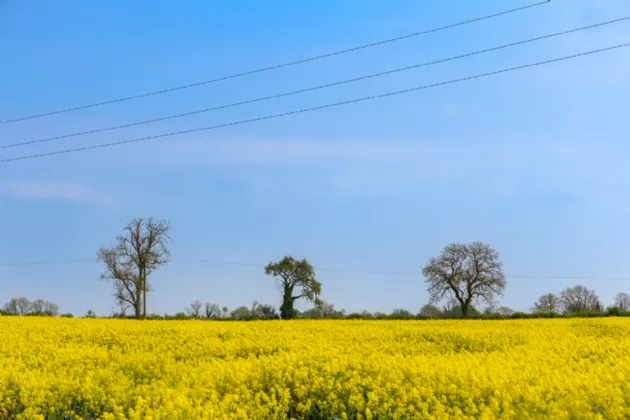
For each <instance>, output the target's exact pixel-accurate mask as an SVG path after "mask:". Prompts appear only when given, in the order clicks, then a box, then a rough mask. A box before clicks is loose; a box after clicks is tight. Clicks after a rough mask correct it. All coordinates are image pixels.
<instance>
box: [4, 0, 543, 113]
mask: <svg viewBox="0 0 630 420" xmlns="http://www.w3.org/2000/svg"><path fill="white" fill-rule="evenodd" d="M550 1H551V0H544V1H540V2H538V3H533V4H530V5H527V6H523V7H518V8H515V9H510V10H506V11H503V12H498V13H493V14H491V15H486V16H482V17H478V18H474V19H470V20H466V21H463V22H458V23H453V24H450V25H445V26H441V27H439V28H434V29H428V30H425V31H421V32H414V33H411V34H407V35H403V36H399V37H395V38H390V39H385V40H382V41H377V42H373V43H370V44H364V45H360V46H357V47H352V48H347V49H345V50H339V51H334V52H330V53H326V54H322V55H317V56H313V57H309V58H304V59H301V60H296V61H291V62H288V63H283V64H277V65H273V66H268V67H262V68H259V69H256V70H249V71H245V72H242V73H235V74H231V75H229V76H223V77H219V78H216V79H210V80H204V81H201V82H196V83H190V84H187V85H181V86H176V87H172V88H168V89H162V90H157V91H153V92H148V93H143V94H139V95H133V96H126V97H122V98H118V99H112V100H109V101H103V102H96V103H92V104H88V105H81V106H76V107H73V108H65V109H60V110H57V111H51V112H46V113H42V114H35V115H29V116H25V117H19V118H14V119H11V120H5V121H2V123H3V124H9V123H15V122H19V121H26V120H32V119H35V118H42V117H47V116H51V115H56V114H63V113H67V112H73V111H78V110H81V109H87V108H94V107H98V106H103V105H110V104H114V103H118V102H124V101H130V100H132V99H140V98H146V97H149V96H155V95H161V94H164V93H168V92H174V91H178V90H183V89H189V88H193V87H197V86H202V85H208V84H211V83H217V82H221V81H224V80H229V79H236V78H239V77H244V76H249V75H252V74H256V73H262V72H266V71H270V70H276V69H280V68H283V67H291V66H295V65H298V64H304V63H308V62H311V61H315V60H321V59H323V58H328V57H333V56H336V55H341V54H347V53H350V52H354V51H359V50H363V49H366V48H372V47H376V46H379V45H384V44H389V43H392V42H397V41H402V40H404V39H409V38H413V37H417V36H421V35H427V34H430V33H434V32H440V31H444V30H447V29H452V28H455V27H458V26H463V25H468V24H471V23H475V22H480V21H483V20H487V19H492V18H495V17H499V16H504V15H507V14H510V13H515V12H519V11H522V10H526V9H530V8H533V7H537V6H541V5H543V4H546V3H549V2H550Z"/></svg>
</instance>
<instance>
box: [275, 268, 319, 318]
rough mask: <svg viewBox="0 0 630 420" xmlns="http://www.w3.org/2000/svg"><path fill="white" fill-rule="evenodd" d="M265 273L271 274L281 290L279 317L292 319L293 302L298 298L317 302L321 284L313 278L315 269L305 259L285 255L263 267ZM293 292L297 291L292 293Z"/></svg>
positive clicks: (294, 313) (294, 315) (294, 312)
mask: <svg viewBox="0 0 630 420" xmlns="http://www.w3.org/2000/svg"><path fill="white" fill-rule="evenodd" d="M265 274H266V275H268V276H273V277H274V278H275V279H276V281H277V282H278V285H279V287H280V289H281V291H282V306H281V307H280V317H281V318H282V319H293V318H295V317H296V311H295V309H294V307H293V306H294V303H295V301H296V300H298V299H302V298H304V299H306V300H308V301H310V302H318V298H319V295H320V294H321V291H322V285H321V283H319V282H318V281H317V280H315V270H314V269H313V266H312V265H311V264H309V263H308V261H307V260H306V259H302V260H297V259H295V258H293V257H289V256H285V257H284V258H283V259H282V260H280V261H278V262H275V263H274V262H271V263H269V264H268V265H267V266H266V267H265ZM294 293H298V294H297V295H294Z"/></svg>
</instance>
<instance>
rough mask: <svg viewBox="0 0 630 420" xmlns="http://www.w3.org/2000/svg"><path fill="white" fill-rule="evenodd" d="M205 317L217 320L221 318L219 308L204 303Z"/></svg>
mask: <svg viewBox="0 0 630 420" xmlns="http://www.w3.org/2000/svg"><path fill="white" fill-rule="evenodd" d="M205 316H206V318H219V317H220V316H221V308H219V305H217V304H216V303H208V302H206V306H205Z"/></svg>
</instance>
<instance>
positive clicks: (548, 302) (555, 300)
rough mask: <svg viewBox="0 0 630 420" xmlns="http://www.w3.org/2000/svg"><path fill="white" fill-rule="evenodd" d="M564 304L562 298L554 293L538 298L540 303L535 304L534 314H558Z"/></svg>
mask: <svg viewBox="0 0 630 420" xmlns="http://www.w3.org/2000/svg"><path fill="white" fill-rule="evenodd" d="M561 304H562V302H560V298H559V297H558V296H556V295H554V294H553V293H547V294H546V295H542V296H541V297H539V298H538V301H537V302H536V303H534V307H533V308H532V311H534V312H558V311H559V310H560V307H561Z"/></svg>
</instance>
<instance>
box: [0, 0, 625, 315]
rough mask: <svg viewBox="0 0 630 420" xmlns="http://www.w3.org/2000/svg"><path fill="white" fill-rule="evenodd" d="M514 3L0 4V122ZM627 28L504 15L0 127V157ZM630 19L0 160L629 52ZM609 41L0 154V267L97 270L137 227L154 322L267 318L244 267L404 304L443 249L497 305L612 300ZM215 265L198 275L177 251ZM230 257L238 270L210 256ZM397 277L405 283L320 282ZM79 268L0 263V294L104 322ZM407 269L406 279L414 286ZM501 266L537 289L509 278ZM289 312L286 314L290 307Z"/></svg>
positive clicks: (617, 240) (241, 113)
mask: <svg viewBox="0 0 630 420" xmlns="http://www.w3.org/2000/svg"><path fill="white" fill-rule="evenodd" d="M525 4H528V3H527V2H525V1H516V0H510V1H499V0H478V1H475V2H470V1H468V0H448V1H440V2H428V1H425V2H418V1H411V0H409V1H405V0H399V1H396V2H379V1H362V2H358V1H346V2H335V1H331V0H327V1H321V2H290V1H287V0H285V1H270V2H202V1H195V2H192V1H191V2H187V3H186V5H185V7H182V6H181V5H175V3H173V2H168V1H152V2H148V1H138V2H126V1H122V0H120V1H119V0H115V1H110V2H105V3H95V2H83V1H79V0H74V1H65V2H62V3H59V2H35V1H19V2H18V1H10V0H0V50H1V51H2V58H3V60H2V66H0V81H1V85H0V86H1V87H0V119H1V120H7V119H11V118H16V117H21V116H24V115H30V114H37V113H40V112H46V111H52V110H56V109H59V108H66V107H73V106H77V105H84V104H87V103H92V102H97V101H101V100H109V99H115V98H118V97H121V96H127V95H133V94H138V93H144V92H147V91H153V90H158V89H162V88H168V87H172V86H175V85H180V84H187V83H191V82H196V81H200V80H207V79H211V78H214V77H219V76H224V75H228V74H231V73H236V72H241V71H246V70H251V69H255V68H258V67H263V66H267V65H273V64H279V63H283V62H286V61H292V60H295V59H300V58H305V57H309V56H313V55H318V54H322V53H326V52H330V51H335V50H339V49H345V48H349V47H353V46H356V45H360V44H365V43H369V42H374V41H378V40H380V39H386V38H391V37H396V36H400V35H404V34H407V33H411V32H417V31H420V30H423V29H429V28H433V27H436V26H442V25H444V24H449V23H454V22H457V21H461V20H466V19H470V18H474V17H478V16H482V15H485V14H490V13H494V12H497V11H501V10H505V9H507V8H511V7H518V6H521V5H525ZM626 15H630V3H629V2H627V1H625V0H605V1H604V0H598V1H597V2H593V1H590V0H589V1H587V0H553V1H552V2H551V3H549V4H547V5H544V6H541V7H537V8H533V9H529V10H527V11H524V12H521V13H518V14H514V15H510V16H504V17H501V18H497V19H493V20H490V21H485V22H483V23H476V24H471V25H467V26H465V27H459V28H455V29H452V30H449V31H444V32H439V33H434V34H430V35H426V36H423V37H416V38H412V39H408V40H404V41H400V42H396V43H393V44H388V45H384V46H381V47H375V48H370V49H366V50H362V51H359V52H355V53H350V54H345V55H342V56H337V57H333V58H330V59H325V60H320V61H317V62H312V63H309V64H304V65H300V66H295V67H291V68H285V69H280V70H277V71H271V72H267V73H261V74H258V75H253V76H248V77H243V78H239V79H233V80H229V81H225V82H222V83H217V84H213V85H207V86H203V87H199V88H195V89H188V90H184V91H180V92H175V93H170V94H164V95H160V96H154V97H151V98H145V99H140V100H136V101H129V102H124V103H120V104H116V105H110V106H104V107H97V108H91V109H87V110H82V111H77V112H72V113H67V114H61V115H55V116H51V117H47V118H41V119H35V120H29V121H24V122H20V123H14V124H2V125H0V143H2V144H8V143H14V142H20V141H28V140H35V139H38V138H42V137H49V136H54V135H61V134H66V133H71V132H75V131H82V130H88V129H93V128H101V127H107V126H110V125H117V124H124V123H129V122H134V121H138V120H143V119H149V118H156V117H161V116H165V115H169V114H176V113H181V112H187V111H192V110H196V109H199V108H206V107H211V106H217V105H222V104H226V103H231V102H237V101H242V100H247V99H253V98H257V97H259V96H266V95H270V94H275V93H279V92H285V91H291V90H297V89H301V88H307V87H311V86H314V85H319V84H324V83H330V82H335V81H339V80H343V79H348V78H352V77H357V76H362V75H365V74H368V73H375V72H379V71H385V70H389V69H392V68H396V67H403V66H408V65H412V64H417V63H421V62H425V61H429V60H433V59H440V58H444V57H449V56H452V55H457V54H462V53H466V52H469V51H473V50H477V49H482V48H488V47H493V46H497V45H500V44H504V43H509V42H515V41H519V40H522V39H526V38H530V37H534V36H539V35H544V34H547V33H551V32H556V31H561V30H567V29H571V28H574V27H578V26H583V25H587V24H592V23H598V22H600V21H604V20H609V19H615V18H620V17H623V16H626ZM629 25H630V23H627V22H625V23H620V24H617V25H612V26H608V27H604V28H599V29H595V30H591V31H586V32H581V33H577V34H572V35H568V36H565V37H560V38H554V39H551V40H547V41H543V42H538V43H534V44H529V45H525V46H521V47H515V48H512V49H509V50H505V51H500V52H494V53H489V54H485V55H481V56H477V57H473V58H468V59H463V60H458V61H454V62H451V63H446V64H440V65H435V66H432V67H427V68H423V69H418V70H412V71H408V72H403V73H399V74H397V75H392V76H386V77H382V78H377V79H372V80H368V81H363V82H358V83H353V84H349V85H345V86H342V87H336V88H331V89H325V90H321V91H318V92H311V93H308V94H304V95H298V96H293V97H289V98H284V99H278V100H273V101H267V102H264V103H259V104H253V105H246V106H242V107H236V108H231V109H226V110H221V111H217V112H212V113H207V114H201V115H197V116H194V117H188V118H181V119H177V120H171V121H165V122H160V123H156V124H152V125H146V126H140V127H134V128H130V129H125V130H119V131H113V132H107V133H99V134H95V135H90V136H83V137H76V138H72V139H65V140H59V141H55V142H50V143H47V144H40V145H36V146H35V145H33V146H29V147H23V148H15V149H3V150H0V153H1V154H2V157H3V158H5V157H12V156H20V155H25V154H32V153H38V152H47V151H54V150H57V149H64V148H68V147H80V146H84V145H90V144H97V143H103V142H110V141H119V140H125V139H131V138H135V137H141V136H146V135H153V134H160V133H164V132H169V131H177V130H185V129H190V128H197V127H203V126H209V125H215V124H221V123H224V122H229V121H234V120H241V119H247V118H254V117H257V116H261V115H266V114H272V113H280V112H286V111H290V110H293V109H297V108H304V107H311V106H317V105H322V104H326V103H330V102H337V101H343V100H348V99H352V98H355V97H359V96H367V95H371V94H378V93H385V92H389V91H394V90H399V89H406V88H410V87H415V86H420V85H425V84H430V83H435V82H439V81H443V80H448V79H455V78H459V77H465V76H468V75H471V74H476V73H483V72H487V71H492V70H496V69H500V68H503V67H511V66H516V65H520V64H526V63H529V62H534V61H540V60H546V59H551V58H555V57H559V56H564V55H570V54H574V53H578V52H582V51H586V50H589V49H596V48H602V47H607V46H610V45H613V44H620V43H624V42H628V41H630V27H629ZM628 57H629V55H628V50H627V49H622V50H617V51H612V52H606V53H602V54H599V55H595V56H590V57H585V58H579V59H576V60H572V61H567V62H562V63H555V64H551V65H548V66H544V67H539V68H533V69H527V70H522V71H518V72H513V73H509V74H503V75H498V76H494V77H490V78H486V79H479V80H474V81H470V82H465V83H459V84H454V85H450V86H443V87H439V88H435V89H431V90H426V91H421V92H417V93H410V94H406V95H402V96H396V97H391V98H386V99H380V100H374V101H369V102H364V103H359V104H354V105H349V106H346V107H339V108H332V109H328V110H322V111H316V112H311V113H305V114H300V115H295V116H291V117H287V118H281V119H276V120H270V121H264V122H259V123H253V124H248V125H242V126H234V127H230V128H224V129H220V130H214V131H208V132H198V133H195V134H190V135H184V136H178V137H171V138H164V139H160V140H154V141H148V142H143V143H137V144H130V145H126V146H121V147H115V148H109V149H101V150H98V151H89V152H84V153H75V154H68V155H63V156H54V157H49V158H42V159H33V160H26V161H18V162H11V163H7V164H3V165H0V220H2V235H0V261H4V262H20V261H39V260H51V261H56V260H74V259H84V258H87V259H93V258H95V255H96V251H97V250H98V248H99V247H102V246H110V245H113V244H114V238H115V236H116V235H117V234H118V233H119V232H120V231H121V229H122V227H123V225H124V224H125V222H127V221H128V220H130V219H132V218H133V217H138V216H154V217H157V218H164V219H168V220H170V221H171V223H172V225H173V230H172V237H173V245H172V252H173V260H172V262H171V264H169V266H168V267H166V268H163V269H161V270H160V271H159V272H156V273H155V275H154V277H153V279H152V284H153V287H154V289H155V291H154V292H153V293H152V294H151V296H150V297H149V311H150V312H154V311H155V312H158V313H164V312H170V313H173V312H176V311H179V310H182V309H183V308H184V307H185V306H186V305H187V304H188V303H189V302H190V301H191V300H193V299H200V300H203V301H210V302H217V303H219V304H221V305H227V306H229V307H230V308H234V307H236V306H239V305H243V304H245V305H250V304H251V302H252V301H253V300H258V301H261V302H265V303H271V304H275V305H278V303H279V300H280V297H279V294H278V291H277V290H276V288H275V286H274V283H273V280H272V279H270V278H267V277H265V276H264V274H263V269H262V267H263V266H264V265H265V264H266V263H267V262H269V261H270V260H275V259H278V258H281V257H282V256H283V255H285V254H290V255H294V256H296V257H307V258H308V259H309V260H310V261H311V262H312V263H313V264H314V265H315V266H316V267H324V268H328V269H332V271H320V272H319V273H318V278H319V280H320V281H321V282H322V283H323V298H324V299H326V300H329V301H331V302H333V303H335V305H336V306H337V307H339V308H345V309H347V310H349V311H355V310H362V309H368V310H370V311H391V310H392V309H394V308H406V309H409V310H412V311H417V310H418V309H419V308H420V307H421V306H422V304H424V303H426V301H427V294H426V289H425V284H424V279H423V278H422V276H421V274H420V269H421V267H422V266H423V265H424V263H425V262H426V261H427V259H428V258H429V257H430V256H433V255H436V254H438V253H439V252H440V250H441V248H442V247H443V246H445V245H447V244H448V243H450V242H454V241H459V242H469V241H473V240H480V241H484V242H487V243H489V244H490V245H492V246H493V247H495V248H496V249H497V250H498V251H499V252H500V253H501V256H502V260H503V262H504V266H505V272H506V274H507V276H508V287H507V290H506V293H505V296H504V298H503V299H502V304H505V305H508V306H510V307H513V308H515V309H520V310H527V309H529V308H530V307H531V305H532V303H533V301H535V300H536V298H537V297H538V296H540V295H541V294H543V293H546V292H559V291H560V290H561V289H563V288H564V287H567V286H570V285H574V284H577V283H581V284H584V285H585V286H587V287H590V288H595V289H596V290H597V292H598V293H599V295H600V297H601V298H602V300H603V301H604V303H606V304H610V303H611V301H612V298H613V296H614V295H615V294H616V293H617V292H621V291H626V292H630V280H625V281H624V280H611V279H608V280H601V279H599V280H598V279H585V280H578V279H556V280H553V279H548V277H567V276H568V277H570V276H576V277H624V276H625V277H630V264H629V263H628V261H629V260H628V258H627V256H628V251H629V250H628V246H627V238H628V237H629V236H630V226H629V225H628V223H627V218H628V214H630V213H629V212H630V199H629V198H628V195H627V193H628V191H629V187H630V170H629V169H628V165H627V159H628V156H629V153H630V145H628V143H627V136H628V132H627V97H628V93H629V88H630V79H628V77H627V69H628V65H629V64H630V60H629V58H628ZM198 259H206V260H212V261H216V263H212V264H202V263H198V262H194V260H198ZM227 261H240V262H247V263H253V264H259V265H260V268H258V267H246V266H234V265H229V264H223V263H221V262H227ZM335 269H356V270H365V271H404V272H407V273H411V274H409V275H382V274H366V273H362V274H360V273H349V272H337V271H334V270H335ZM100 272H101V268H100V267H99V266H98V265H96V264H95V263H75V264H63V263H59V264H48V265H29V266H6V265H5V266H0V301H2V302H4V301H7V300H8V299H9V298H11V297H13V296H27V297H30V298H31V299H35V298H40V297H41V298H44V299H49V300H52V301H54V302H57V303H58V304H60V306H61V308H62V310H63V311H66V312H67V311H70V312H74V313H75V314H83V313H85V312H86V311H87V310H88V309H92V310H94V311H96V312H97V313H98V314H108V313H109V312H110V311H111V307H112V298H111V286H109V285H107V284H103V283H100V282H99V281H98V276H99V274H100ZM413 273H417V274H413ZM512 276H517V277H518V276H531V277H540V278H538V279H536V278H531V279H523V278H517V277H512ZM304 307H305V305H302V308H304Z"/></svg>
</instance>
